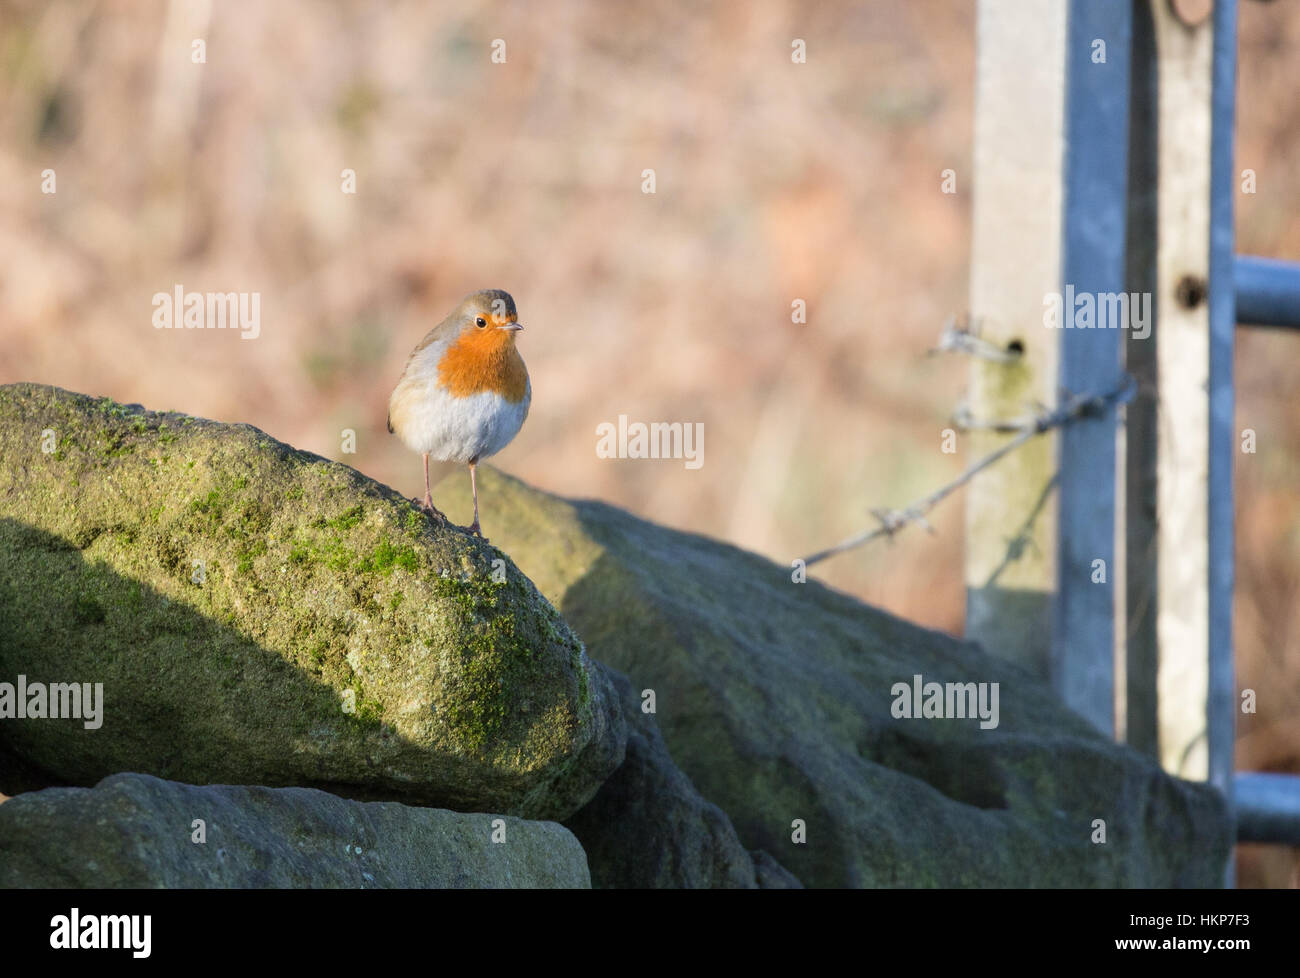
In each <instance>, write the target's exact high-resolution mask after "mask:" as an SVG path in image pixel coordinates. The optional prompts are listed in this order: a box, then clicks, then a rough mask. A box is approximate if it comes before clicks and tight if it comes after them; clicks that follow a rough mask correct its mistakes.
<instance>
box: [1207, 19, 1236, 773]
mask: <svg viewBox="0 0 1300 978" xmlns="http://www.w3.org/2000/svg"><path fill="white" fill-rule="evenodd" d="M1213 103H1214V121H1213V130H1212V136H1211V146H1212V149H1211V171H1210V173H1211V175H1210V291H1209V303H1210V499H1209V510H1210V513H1209V515H1210V525H1209V535H1210V566H1209V572H1210V580H1209V589H1210V683H1209V696H1208V697H1207V700H1208V702H1207V704H1206V705H1207V710H1208V712H1209V730H1208V735H1209V751H1210V758H1209V780H1210V782H1211V783H1212V784H1214V785H1215V786H1216V787H1218V788H1220V789H1221V790H1222V791H1223V792H1224V793H1225V794H1226V795H1227V796H1228V797H1229V799H1231V797H1232V792H1231V780H1232V761H1233V747H1234V741H1235V739H1236V715H1237V696H1236V678H1235V676H1234V673H1233V648H1232V591H1233V577H1234V567H1233V559H1234V557H1233V539H1234V515H1233V488H1232V465H1233V460H1234V458H1235V457H1236V452H1237V438H1236V431H1235V419H1234V417H1233V410H1234V394H1233V333H1234V331H1235V329H1236V288H1235V283H1234V281H1233V268H1234V255H1233V252H1234V248H1235V241H1234V229H1233V198H1234V195H1235V194H1236V191H1237V176H1236V173H1235V171H1234V164H1233V152H1232V148H1233V134H1234V132H1235V129H1236V103H1237V3H1236V0H1217V2H1216V3H1215V9H1214V81H1213Z"/></svg>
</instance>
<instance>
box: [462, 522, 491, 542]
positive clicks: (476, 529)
mask: <svg viewBox="0 0 1300 978" xmlns="http://www.w3.org/2000/svg"><path fill="white" fill-rule="evenodd" d="M465 529H466V530H468V531H469V532H470V533H472V534H473V535H474V536H476V537H478V538H479V539H480V540H482V541H483V542H484V543H490V542H491V541H490V540H488V538H487V537H485V536H484V535H483V529H482V527H480V526H479V525H478V520H475V521H474V522H473V523H471V524H470V525H469V526H467V527H465Z"/></svg>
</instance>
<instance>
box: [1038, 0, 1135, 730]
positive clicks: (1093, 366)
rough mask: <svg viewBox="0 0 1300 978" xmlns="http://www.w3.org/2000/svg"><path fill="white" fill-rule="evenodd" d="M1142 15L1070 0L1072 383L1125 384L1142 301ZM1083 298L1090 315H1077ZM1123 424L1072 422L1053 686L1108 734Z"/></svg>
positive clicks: (1067, 436)
mask: <svg viewBox="0 0 1300 978" xmlns="http://www.w3.org/2000/svg"><path fill="white" fill-rule="evenodd" d="M1132 22H1133V5H1132V0H1071V2H1070V7H1069V29H1068V31H1067V39H1066V52H1065V64H1066V110H1065V119H1066V121H1065V132H1066V144H1065V160H1064V168H1065V199H1064V207H1065V222H1064V235H1063V241H1062V261H1061V266H1062V267H1061V279H1062V284H1061V295H1062V296H1063V300H1062V302H1063V305H1062V309H1063V320H1064V322H1063V325H1064V326H1065V327H1066V328H1065V329H1064V330H1063V331H1062V333H1061V337H1060V343H1061V347H1060V349H1061V358H1060V371H1059V376H1060V382H1061V386H1062V387H1063V388H1064V389H1065V390H1066V391H1069V392H1071V393H1078V394H1082V393H1085V392H1086V393H1096V394H1103V393H1106V392H1109V391H1112V390H1114V389H1115V388H1116V387H1118V386H1119V383H1120V343H1121V338H1122V337H1123V336H1125V335H1127V330H1128V327H1129V319H1130V316H1131V314H1133V313H1135V312H1136V310H1131V309H1130V308H1129V300H1128V296H1127V293H1126V284H1125V265H1124V253H1125V251H1124V249H1125V221H1126V217H1127V210H1128V200H1127V190H1128V137H1129V125H1128V110H1129V67H1130V47H1131V42H1132ZM1072 300H1073V301H1072ZM1076 303H1082V306H1081V309H1080V312H1081V313H1088V312H1090V315H1088V316H1087V319H1086V320H1082V321H1080V317H1079V316H1076V315H1074V313H1075V311H1076V310H1075V308H1073V306H1074V305H1075V304H1076ZM1121 320H1122V321H1121ZM1083 327H1086V328H1083ZM1115 434H1116V410H1115V409H1114V408H1111V409H1108V410H1107V411H1106V413H1105V415H1103V416H1101V417H1097V418H1092V419H1088V420H1081V421H1079V422H1076V423H1075V424H1072V425H1069V426H1067V427H1066V428H1065V429H1064V430H1063V431H1062V433H1061V438H1060V457H1059V465H1060V470H1059V471H1060V476H1059V478H1060V503H1059V511H1058V512H1059V517H1058V532H1059V536H1058V541H1057V547H1058V550H1057V591H1056V606H1055V608H1054V613H1053V615H1052V683H1053V686H1054V687H1055V688H1056V690H1057V692H1058V693H1059V694H1060V696H1061V698H1062V699H1064V700H1065V702H1066V703H1067V704H1068V705H1069V706H1071V707H1072V708H1073V709H1074V710H1075V711H1076V712H1078V713H1081V714H1082V715H1083V716H1084V717H1086V718H1087V719H1088V720H1090V721H1092V723H1093V724H1094V725H1095V726H1096V727H1097V728H1098V729H1100V730H1101V731H1103V732H1104V733H1105V734H1106V735H1107V736H1114V733H1115V627H1114V625H1115V575H1116V572H1117V570H1118V568H1117V567H1116V564H1115V502H1116V487H1115V475H1116V465H1115V462H1116V459H1115V448H1116V444H1115Z"/></svg>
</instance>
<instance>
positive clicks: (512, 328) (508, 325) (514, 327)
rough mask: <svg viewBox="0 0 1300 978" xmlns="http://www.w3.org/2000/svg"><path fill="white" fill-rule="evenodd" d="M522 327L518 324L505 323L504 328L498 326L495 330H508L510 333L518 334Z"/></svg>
mask: <svg viewBox="0 0 1300 978" xmlns="http://www.w3.org/2000/svg"><path fill="white" fill-rule="evenodd" d="M523 328H524V327H523V326H522V325H521V324H520V323H506V324H505V325H504V326H498V327H497V329H508V330H510V332H512V333H518V332H519V331H520V330H522V329H523Z"/></svg>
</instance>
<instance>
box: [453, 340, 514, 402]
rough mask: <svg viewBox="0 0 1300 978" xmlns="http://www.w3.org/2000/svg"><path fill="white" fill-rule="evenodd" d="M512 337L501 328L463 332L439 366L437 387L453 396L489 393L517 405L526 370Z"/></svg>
mask: <svg viewBox="0 0 1300 978" xmlns="http://www.w3.org/2000/svg"><path fill="white" fill-rule="evenodd" d="M514 335H515V334H514V333H510V332H507V331H505V330H501V329H486V330H478V329H471V330H468V331H467V332H464V333H462V334H461V335H460V336H459V337H458V338H457V339H456V342H455V343H453V344H452V345H451V346H449V347H448V348H447V352H446V353H444V354H443V355H442V360H441V361H440V362H439V363H438V383H439V385H440V386H441V387H442V389H443V390H445V391H447V393H449V394H451V396H452V397H471V396H473V395H474V394H482V393H484V392H485V391H492V392H494V393H496V394H500V395H501V396H502V397H504V398H505V399H506V400H507V401H509V402H510V403H511V404H518V403H519V402H520V401H522V400H523V399H524V392H525V391H526V390H527V389H528V370H527V369H526V368H525V367H524V358H523V357H521V356H520V355H519V351H518V350H517V349H515V344H514Z"/></svg>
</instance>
